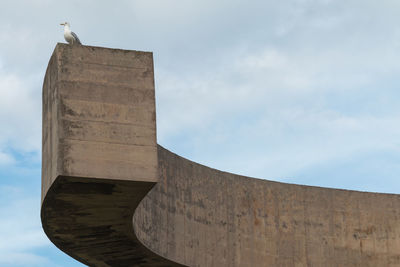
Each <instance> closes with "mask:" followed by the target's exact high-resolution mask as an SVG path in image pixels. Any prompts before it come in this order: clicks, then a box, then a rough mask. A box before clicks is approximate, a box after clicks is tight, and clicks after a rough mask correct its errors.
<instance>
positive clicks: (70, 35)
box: [60, 22, 82, 45]
mask: <svg viewBox="0 0 400 267" xmlns="http://www.w3.org/2000/svg"><path fill="white" fill-rule="evenodd" d="M60 25H63V26H64V39H65V41H67V42H68V43H69V44H71V45H73V44H80V45H81V44H82V43H81V41H80V40H79V38H78V35H76V34H75V33H74V32H72V31H71V29H70V27H69V23H68V22H64V23H61V24H60Z"/></svg>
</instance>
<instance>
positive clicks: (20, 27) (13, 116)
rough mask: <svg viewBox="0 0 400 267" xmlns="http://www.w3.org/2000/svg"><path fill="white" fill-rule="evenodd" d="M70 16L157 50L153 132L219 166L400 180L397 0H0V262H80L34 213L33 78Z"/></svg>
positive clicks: (75, 22)
mask: <svg viewBox="0 0 400 267" xmlns="http://www.w3.org/2000/svg"><path fill="white" fill-rule="evenodd" d="M65 21H68V22H69V23H70V24H71V28H72V30H73V31H74V32H75V33H77V34H78V36H79V38H80V40H81V41H82V43H83V44H85V45H93V46H102V47H110V48H121V49H130V50H142V51H152V52H153V53H154V66H155V81H156V109H157V139H158V143H159V144H161V145H162V146H164V147H165V148H167V149H169V150H171V151H172V152H175V153H177V154H179V155H181V156H183V157H186V158H188V159H190V160H193V161H196V162H199V163H201V164H205V165H207V166H210V167H213V168H217V169H220V170H224V171H228V172H233V173H237V174H242V175H246V176H251V177H257V178H263V179H268V180H274V181H280V182H287V183H296V184H306V185H314V186H324V187H333V188H342V189H351V190H361V191H373V192H383V193H397V194H399V193H400V179H398V178H399V175H400V105H399V104H398V102H399V99H400V79H399V77H400V2H399V1H397V0H381V1H371V0H362V1H361V0H347V1H331V0H318V1H316V0H286V1H271V0H246V1H244V0H243V1H238V0H229V1H228V0H219V1H214V0H213V1H212V0H202V1H199V0H146V1H138V0H130V1H129V0H121V1H105V0H100V1H99V0H96V1H95V0H86V1H82V0H79V1H78V0H70V1H51V0H3V1H2V4H1V9H0V125H1V126H0V203H1V206H0V266H13V267H14V266H18V267H19V266H41V267H43V266H44V267H46V266H52V267H57V266H83V265H82V264H80V263H78V262H77V261H75V260H73V259H71V258H70V257H68V256H66V255H65V254H63V253H62V252H61V251H59V250H58V249H57V248H56V247H55V246H54V245H53V244H52V243H51V242H50V241H49V240H48V239H47V237H46V235H45V234H44V232H43V230H42V227H41V222H40V215H39V214H40V188H41V184H40V183H41V178H40V175H41V170H40V168H41V90H42V82H43V78H44V73H45V70H46V67H47V64H48V61H49V59H50V56H51V54H52V52H53V49H54V47H55V46H56V44H57V42H65V41H64V39H63V28H62V26H60V25H59V24H60V23H62V22H65Z"/></svg>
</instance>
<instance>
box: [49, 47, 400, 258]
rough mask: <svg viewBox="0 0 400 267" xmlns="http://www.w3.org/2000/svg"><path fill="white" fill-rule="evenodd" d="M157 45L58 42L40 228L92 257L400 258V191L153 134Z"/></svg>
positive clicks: (52, 74) (59, 243)
mask: <svg viewBox="0 0 400 267" xmlns="http://www.w3.org/2000/svg"><path fill="white" fill-rule="evenodd" d="M153 75H154V74H153V62H152V55H151V53H144V52H137V51H125V50H117V49H106V48H98V47H88V46H69V45H63V44H58V45H57V47H56V49H55V51H54V53H53V56H52V58H51V60H50V62H49V66H48V69H47V72H46V77H45V81H44V86H43V168H42V192H43V196H42V199H43V201H42V210H41V218H42V224H43V228H44V230H45V232H46V234H47V235H48V237H49V238H50V240H51V241H52V242H53V243H54V244H55V245H56V246H58V247H59V248H60V249H61V250H63V251H64V252H66V253H67V254H69V255H70V256H72V257H74V258H75V259H77V260H79V261H81V262H83V263H85V264H87V265H90V266H182V265H186V266H400V250H399V249H400V196H399V195H389V194H376V193H363V192H355V191H347V190H336V189H328V188H318V187H309V186H300V185H291V184H284V183H277V182H271V181H266V180H260V179H254V178H248V177H243V176H238V175H235V174H230V173H226V172H221V171H218V170H215V169H211V168H208V167H206V166H202V165H199V164H197V163H194V162H191V161H189V160H186V159H184V158H182V157H179V156H178V155H175V154H173V153H171V152H169V151H168V150H166V149H164V148H162V147H161V146H159V145H157V143H156V128H155V104H154V102H155V97H154V77H153Z"/></svg>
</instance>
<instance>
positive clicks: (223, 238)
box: [134, 146, 400, 267]
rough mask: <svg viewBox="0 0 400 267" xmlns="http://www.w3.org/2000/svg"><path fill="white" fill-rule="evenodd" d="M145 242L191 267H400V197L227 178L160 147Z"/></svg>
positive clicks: (146, 209)
mask: <svg viewBox="0 0 400 267" xmlns="http://www.w3.org/2000/svg"><path fill="white" fill-rule="evenodd" d="M158 151H159V152H158V153H159V154H158V159H159V161H158V164H159V166H158V168H159V182H158V183H157V184H156V186H155V187H154V188H153V189H152V190H151V191H150V192H149V194H147V195H146V197H145V198H144V199H143V201H142V202H141V203H140V204H139V206H138V208H137V209H136V212H135V216H134V226H135V231H136V233H137V236H138V238H139V239H140V240H141V241H142V242H143V243H144V244H145V245H146V246H147V247H149V248H150V249H152V250H153V251H156V252H157V253H159V254H160V255H162V256H164V257H168V258H169V259H171V260H174V261H177V262H181V263H184V264H185V265H188V266H371V267H373V266H374V267H375V266H400V196H399V195H391V194H377V193H366V192H356V191H349V190H337V189H328V188H320V187H311V186H301V185H293V184H285V183H278V182H271V181H266V180H260V179H254V178H248V177H243V176H239V175H234V174H230V173H226V172H221V171H218V170H215V169H211V168H208V167H206V166H202V165H200V164H197V163H195V162H191V161H189V160H186V159H184V158H182V157H180V156H178V155H175V154H173V153H171V152H169V151H168V150H165V149H163V148H162V147H160V146H159V150H158Z"/></svg>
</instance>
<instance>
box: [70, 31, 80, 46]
mask: <svg viewBox="0 0 400 267" xmlns="http://www.w3.org/2000/svg"><path fill="white" fill-rule="evenodd" d="M71 34H72V36H73V37H74V38H75V42H76V43H77V44H80V45H81V44H82V43H81V40H79V38H78V35H76V34H75V33H74V32H71Z"/></svg>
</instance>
